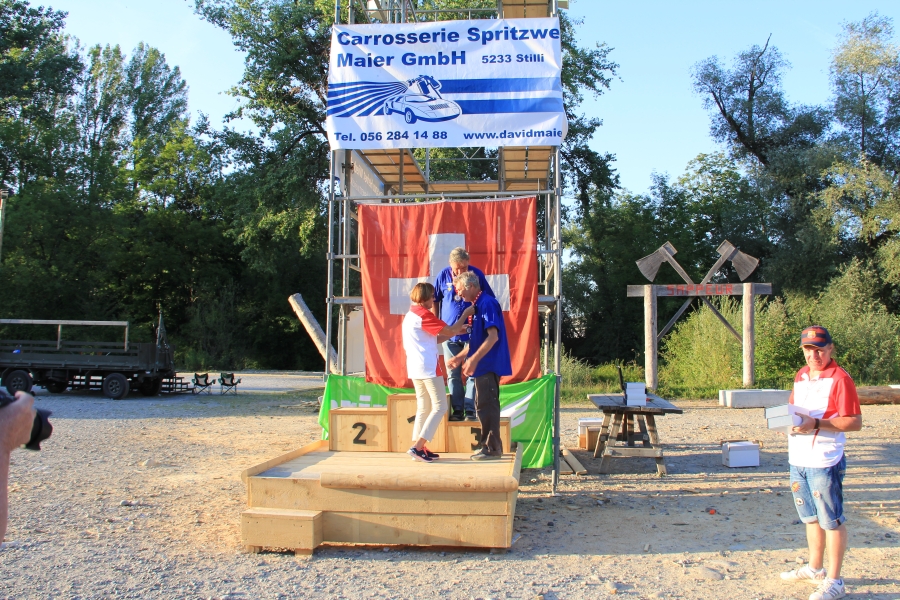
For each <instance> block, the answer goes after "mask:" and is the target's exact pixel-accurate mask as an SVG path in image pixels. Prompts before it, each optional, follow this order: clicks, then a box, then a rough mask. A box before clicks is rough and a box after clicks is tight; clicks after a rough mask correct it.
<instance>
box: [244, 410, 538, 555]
mask: <svg viewBox="0 0 900 600" xmlns="http://www.w3.org/2000/svg"><path fill="white" fill-rule="evenodd" d="M415 414H416V398H415V395H414V394H393V395H391V396H389V397H388V404H387V406H386V407H377V408H336V409H332V410H331V411H330V435H329V439H328V440H327V441H326V440H323V441H319V442H314V443H312V444H309V445H307V446H304V447H303V448H299V449H297V450H294V451H292V452H289V453H287V454H284V455H282V456H279V457H277V458H274V459H272V460H269V461H266V462H264V463H262V464H259V465H256V466H254V467H251V468H249V469H247V470H245V471H244V472H243V473H241V479H242V480H243V481H244V483H245V484H246V486H247V509H246V510H245V511H244V512H243V513H242V515H241V541H242V544H243V545H244V547H245V548H246V549H247V551H249V552H259V551H261V550H263V549H266V548H268V549H286V550H293V551H294V552H296V553H298V554H309V553H311V552H312V551H313V549H314V548H316V546H318V545H319V544H322V543H352V544H379V545H382V544H403V545H427V546H469V547H483V548H508V547H509V546H510V545H511V543H512V530H513V520H514V515H515V506H516V498H517V495H518V487H519V472H520V469H521V463H522V447H521V446H519V447H518V448H517V449H516V450H515V451H514V453H513V452H511V444H510V424H509V420H508V419H506V418H503V419H502V421H501V436H502V439H503V448H504V450H505V451H506V452H507V454H504V456H503V458H502V459H500V460H496V461H478V462H476V461H472V460H470V459H469V457H470V456H471V455H472V453H474V452H477V451H478V450H479V449H480V448H481V437H482V436H481V426H480V424H479V423H478V422H472V421H448V420H447V415H445V416H444V418H443V420H442V422H441V424H440V426H439V427H438V431H437V433H436V435H435V437H434V439H433V440H432V442H431V443H430V444H429V445H428V447H429V449H430V450H432V451H433V452H437V453H439V454H440V455H441V457H440V458H439V459H438V460H436V461H434V462H432V463H423V462H419V461H414V460H412V459H411V458H410V456H409V455H407V454H406V451H407V450H408V449H409V447H410V446H411V445H412V443H413V442H412V429H413V421H414V420H415Z"/></svg>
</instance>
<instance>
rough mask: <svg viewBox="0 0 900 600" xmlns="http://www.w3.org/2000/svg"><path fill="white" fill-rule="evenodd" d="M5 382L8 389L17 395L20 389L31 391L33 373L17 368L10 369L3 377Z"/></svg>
mask: <svg viewBox="0 0 900 600" xmlns="http://www.w3.org/2000/svg"><path fill="white" fill-rule="evenodd" d="M3 383H4V385H6V391H7V392H9V393H10V394H12V395H13V396H15V395H16V392H19V391H22V392H30V391H31V386H32V384H33V383H34V381H33V380H32V379H31V375H29V374H28V371H23V370H22V369H16V370H15V371H10V372H9V374H8V375H7V376H6V377H4V378H3Z"/></svg>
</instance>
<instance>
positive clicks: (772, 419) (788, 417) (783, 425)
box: [766, 404, 809, 433]
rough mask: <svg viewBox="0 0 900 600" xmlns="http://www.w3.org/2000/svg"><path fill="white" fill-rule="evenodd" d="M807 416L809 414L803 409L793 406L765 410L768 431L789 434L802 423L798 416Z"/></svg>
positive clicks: (785, 405) (779, 406)
mask: <svg viewBox="0 0 900 600" xmlns="http://www.w3.org/2000/svg"><path fill="white" fill-rule="evenodd" d="M807 414H809V412H808V411H807V410H806V409H805V408H801V407H799V406H796V405H794V404H780V405H778V406H772V407H770V408H767V409H766V423H767V425H768V427H769V429H771V430H773V431H781V432H782V433H790V432H791V429H792V428H793V427H796V426H797V425H799V424H800V423H801V422H802V421H803V419H801V418H800V415H807Z"/></svg>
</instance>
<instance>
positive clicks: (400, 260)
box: [359, 197, 540, 388]
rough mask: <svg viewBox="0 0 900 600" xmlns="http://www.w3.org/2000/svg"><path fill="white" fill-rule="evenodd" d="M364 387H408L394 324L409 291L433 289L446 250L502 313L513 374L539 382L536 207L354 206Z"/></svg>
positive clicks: (460, 203)
mask: <svg viewBox="0 0 900 600" xmlns="http://www.w3.org/2000/svg"><path fill="white" fill-rule="evenodd" d="M359 222H360V230H359V245H360V266H361V270H362V293H363V307H364V323H365V353H366V381H369V382H372V383H378V384H381V385H386V386H390V387H402V388H411V387H412V382H410V381H409V379H408V378H407V376H406V354H405V353H404V351H403V336H402V333H401V324H402V322H403V316H404V315H405V314H406V313H407V312H408V311H409V306H410V301H409V292H410V290H412V288H413V286H414V285H415V284H417V283H419V282H422V281H427V282H430V283H434V280H435V278H436V277H437V275H438V273H440V272H441V270H442V269H444V268H445V267H447V266H448V259H449V256H450V251H451V250H453V248H456V247H463V248H465V249H466V250H468V251H469V257H470V260H469V264H470V265H472V266H474V267H478V268H479V269H481V270H482V271H484V275H485V278H486V279H487V280H488V283H489V284H490V285H491V288H492V289H493V290H494V293H495V294H496V295H497V300H498V301H499V302H500V306H501V308H502V309H503V317H504V319H505V322H506V333H507V337H508V342H509V353H510V357H511V359H512V371H513V374H512V375H511V376H509V377H504V378H503V379H502V381H501V383H512V382H517V381H527V380H529V379H534V378H536V377H540V336H539V333H538V310H537V298H538V291H537V202H536V199H535V198H534V197H530V198H514V199H508V200H478V201H465V200H454V201H441V202H416V203H405V204H361V205H359Z"/></svg>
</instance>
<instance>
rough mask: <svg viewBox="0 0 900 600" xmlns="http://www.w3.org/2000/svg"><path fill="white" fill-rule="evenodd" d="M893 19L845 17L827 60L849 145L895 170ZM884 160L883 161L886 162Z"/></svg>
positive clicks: (899, 55) (898, 99)
mask: <svg viewBox="0 0 900 600" xmlns="http://www.w3.org/2000/svg"><path fill="white" fill-rule="evenodd" d="M893 34H894V27H893V23H892V22H891V20H890V19H888V18H886V17H880V16H878V14H877V13H876V14H871V15H869V16H868V17H866V18H865V19H863V20H862V21H860V22H859V23H845V24H844V31H843V34H842V35H841V37H840V40H839V43H838V46H837V48H836V49H835V51H834V55H833V58H832V63H831V80H832V85H833V86H834V94H835V98H834V114H835V117H836V118H837V121H838V122H839V123H840V124H841V125H842V126H843V127H844V128H845V129H846V134H845V136H842V137H847V138H849V139H847V140H846V142H847V143H848V146H849V148H852V149H853V150H855V153H858V154H859V155H860V156H862V157H865V158H867V159H869V160H872V161H874V162H875V163H876V164H879V165H881V164H885V166H888V164H889V166H890V168H892V169H894V170H896V169H897V168H898V167H900V164H898V163H897V156H896V155H897V151H898V149H900V148H898V146H897V144H898V142H900V119H898V110H900V47H898V46H897V45H896V44H893V43H891V38H892V37H893ZM886 163H888V164H886Z"/></svg>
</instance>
